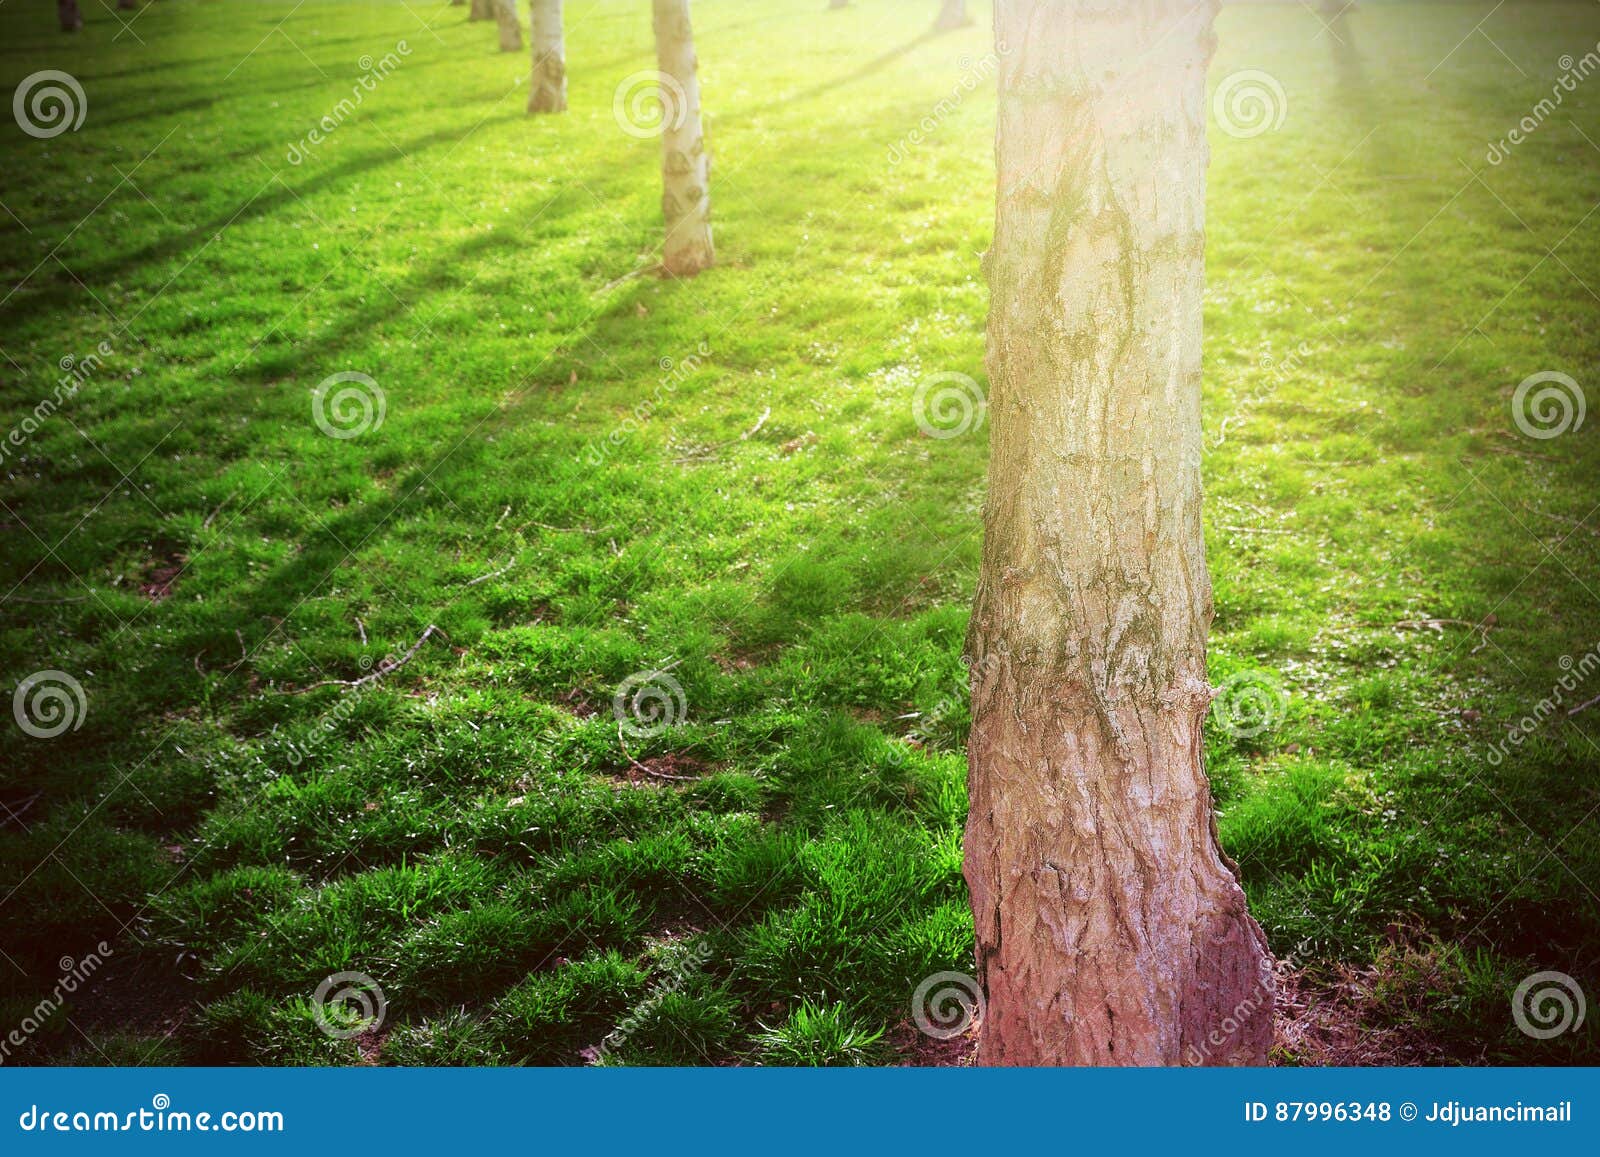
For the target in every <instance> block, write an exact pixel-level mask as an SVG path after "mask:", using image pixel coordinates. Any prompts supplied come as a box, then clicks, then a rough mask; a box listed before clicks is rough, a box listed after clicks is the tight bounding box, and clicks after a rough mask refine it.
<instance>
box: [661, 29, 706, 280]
mask: <svg viewBox="0 0 1600 1157" xmlns="http://www.w3.org/2000/svg"><path fill="white" fill-rule="evenodd" d="M653 3H654V6H655V31H656V65H657V67H658V68H659V69H660V71H661V106H662V108H661V114H662V126H661V127H662V133H661V171H662V184H663V192H662V197H661V207H662V212H663V214H664V216H665V217H666V226H667V238H666V244H665V245H664V247H663V250H662V255H661V264H662V267H663V268H664V269H665V270H666V271H667V272H668V273H670V274H672V275H674V276H676V277H692V276H693V275H694V274H696V273H699V272H700V271H701V270H702V269H708V268H710V267H711V263H712V257H713V250H712V245H711V155H710V154H709V153H708V152H707V151H706V142H705V133H704V131H703V130H702V129H701V126H700V77H699V74H698V72H697V67H698V66H697V63H696V61H695V56H694V33H693V31H692V30H691V29H690V26H689V0H653Z"/></svg>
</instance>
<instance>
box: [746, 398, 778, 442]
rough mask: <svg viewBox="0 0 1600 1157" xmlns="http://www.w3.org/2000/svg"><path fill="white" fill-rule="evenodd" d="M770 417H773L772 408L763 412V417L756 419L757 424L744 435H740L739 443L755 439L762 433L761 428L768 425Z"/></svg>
mask: <svg viewBox="0 0 1600 1157" xmlns="http://www.w3.org/2000/svg"><path fill="white" fill-rule="evenodd" d="M770 417H772V407H771V406H768V407H767V408H766V409H765V410H762V411H761V417H759V418H757V419H756V424H755V425H754V426H751V427H750V428H749V429H748V430H746V431H745V432H744V433H743V434H740V435H739V441H741V442H748V441H749V440H750V439H751V438H754V437H755V436H756V435H757V434H759V433H760V432H761V427H763V426H765V425H766V424H767V419H768V418H770Z"/></svg>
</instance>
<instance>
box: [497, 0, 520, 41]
mask: <svg viewBox="0 0 1600 1157" xmlns="http://www.w3.org/2000/svg"><path fill="white" fill-rule="evenodd" d="M492 2H493V4H494V18H495V19H496V20H497V21H499V23H500V51H501V52H521V51H522V25H520V24H518V23H517V0H492Z"/></svg>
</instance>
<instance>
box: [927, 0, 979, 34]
mask: <svg viewBox="0 0 1600 1157" xmlns="http://www.w3.org/2000/svg"><path fill="white" fill-rule="evenodd" d="M971 23H972V21H971V19H970V18H969V17H968V16H967V0H944V2H943V3H942V4H941V5H940V6H939V19H938V20H936V21H935V22H934V27H935V28H940V29H950V28H962V27H965V26H966V25H968V24H971Z"/></svg>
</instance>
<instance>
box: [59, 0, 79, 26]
mask: <svg viewBox="0 0 1600 1157" xmlns="http://www.w3.org/2000/svg"><path fill="white" fill-rule="evenodd" d="M56 19H57V20H59V21H60V22H61V31H63V32H76V31H78V30H79V29H80V28H82V27H83V14H82V13H81V12H79V11H78V0H56Z"/></svg>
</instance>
